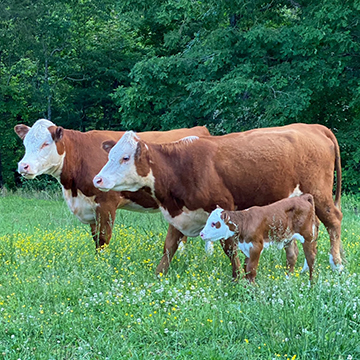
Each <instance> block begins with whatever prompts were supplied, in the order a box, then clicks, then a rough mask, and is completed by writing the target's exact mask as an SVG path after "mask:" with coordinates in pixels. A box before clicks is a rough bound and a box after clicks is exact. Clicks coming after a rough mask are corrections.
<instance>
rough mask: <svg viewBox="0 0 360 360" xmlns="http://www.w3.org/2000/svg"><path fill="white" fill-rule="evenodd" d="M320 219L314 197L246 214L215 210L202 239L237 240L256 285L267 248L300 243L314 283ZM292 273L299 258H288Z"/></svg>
mask: <svg viewBox="0 0 360 360" xmlns="http://www.w3.org/2000/svg"><path fill="white" fill-rule="evenodd" d="M316 229H317V224H316V219H315V207H314V198H313V196H312V195H311V194H305V195H301V196H299V197H291V198H287V199H283V200H279V201H277V202H275V203H273V204H270V205H267V206H254V207H251V208H249V209H247V210H242V211H226V210H223V209H221V208H217V209H215V210H214V211H213V212H212V213H211V214H210V216H209V218H208V220H207V222H206V225H205V227H204V229H203V230H202V231H201V232H200V236H201V238H202V239H203V240H205V241H217V240H221V239H224V240H226V239H228V238H231V237H232V238H233V240H234V241H235V242H237V246H238V248H239V249H240V250H241V251H242V252H243V253H244V255H245V257H246V258H245V264H244V269H245V272H246V278H247V279H248V280H249V281H251V282H254V281H255V276H256V268H257V266H258V263H259V259H260V254H261V252H262V250H263V248H264V247H267V246H268V245H269V244H272V243H276V244H277V245H278V247H279V248H282V247H284V246H285V247H286V246H289V245H290V244H291V243H292V242H293V240H295V239H296V240H300V242H301V243H302V245H303V249H304V253H305V259H306V262H307V264H308V266H309V272H310V280H311V279H312V274H313V266H314V261H315V255H316V236H317V234H316V232H317V231H316ZM296 255H297V254H296ZM287 262H288V267H289V270H290V271H293V270H294V266H295V262H296V256H294V257H293V258H287Z"/></svg>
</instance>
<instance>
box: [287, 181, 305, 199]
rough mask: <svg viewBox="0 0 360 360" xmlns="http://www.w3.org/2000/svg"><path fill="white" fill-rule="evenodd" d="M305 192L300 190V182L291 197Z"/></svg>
mask: <svg viewBox="0 0 360 360" xmlns="http://www.w3.org/2000/svg"><path fill="white" fill-rule="evenodd" d="M302 194H303V192H302V191H301V190H300V184H297V185H296V187H295V189H294V191H293V192H292V193H291V194H290V195H289V198H292V197H295V196H300V195H302Z"/></svg>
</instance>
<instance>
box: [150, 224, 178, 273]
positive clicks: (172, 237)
mask: <svg viewBox="0 0 360 360" xmlns="http://www.w3.org/2000/svg"><path fill="white" fill-rule="evenodd" d="M184 238H185V236H184V235H183V234H182V233H181V232H180V231H179V230H177V229H175V228H174V227H173V226H172V225H169V228H168V232H167V234H166V238H165V244H164V252H163V256H162V258H161V260H160V263H159V265H158V266H157V268H156V274H160V273H163V274H166V273H167V272H168V270H169V266H170V263H171V260H172V258H173V257H174V254H175V252H176V250H177V249H178V246H179V243H180V241H184Z"/></svg>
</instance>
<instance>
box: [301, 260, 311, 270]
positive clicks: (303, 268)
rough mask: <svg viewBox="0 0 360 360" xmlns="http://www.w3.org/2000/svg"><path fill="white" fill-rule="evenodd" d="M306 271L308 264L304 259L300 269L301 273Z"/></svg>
mask: <svg viewBox="0 0 360 360" xmlns="http://www.w3.org/2000/svg"><path fill="white" fill-rule="evenodd" d="M306 271H309V265H308V263H307V261H306V259H305V261H304V265H303V267H302V270H301V272H302V273H304V272H306Z"/></svg>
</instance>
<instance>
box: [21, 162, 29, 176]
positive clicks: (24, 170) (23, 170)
mask: <svg viewBox="0 0 360 360" xmlns="http://www.w3.org/2000/svg"><path fill="white" fill-rule="evenodd" d="M18 172H19V173H20V174H21V173H25V174H28V173H29V172H30V165H29V164H26V163H20V164H19V168H18Z"/></svg>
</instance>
